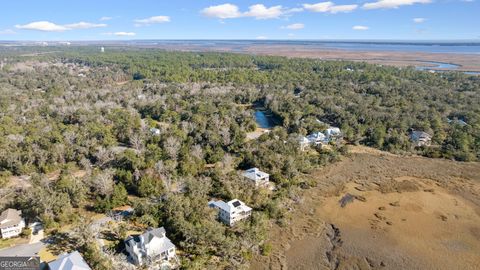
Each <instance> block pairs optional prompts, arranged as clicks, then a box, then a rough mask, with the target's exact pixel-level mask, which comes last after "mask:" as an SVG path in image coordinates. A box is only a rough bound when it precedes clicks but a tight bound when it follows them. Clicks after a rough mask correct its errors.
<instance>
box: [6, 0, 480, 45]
mask: <svg viewBox="0 0 480 270" xmlns="http://www.w3.org/2000/svg"><path fill="white" fill-rule="evenodd" d="M1 7H2V8H1V11H0V12H1V16H0V40H111V39H394V40H399V39H404V40H420V39H423V40H451V39H468V40H480V0H338V1H330V2H325V1H318V0H317V1H315V0H313V1H307V0H305V1H303V0H290V1H286V0H284V1H268V0H257V1H250V0H247V1H236V0H231V1H228V0H227V1H216V0H215V1H203V0H191V1H184V0H176V1H171V0H170V1H161V0H135V1H133V0H96V1H92V0H82V1H78V0H70V1H65V0H61V1H60V0H44V1H40V0H31V1H27V0H16V1H12V0H4V1H2V4H1Z"/></svg>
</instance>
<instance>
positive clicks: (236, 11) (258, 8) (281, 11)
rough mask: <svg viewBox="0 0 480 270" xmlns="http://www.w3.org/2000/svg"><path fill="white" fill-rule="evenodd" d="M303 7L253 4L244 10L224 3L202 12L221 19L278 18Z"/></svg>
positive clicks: (298, 10)
mask: <svg viewBox="0 0 480 270" xmlns="http://www.w3.org/2000/svg"><path fill="white" fill-rule="evenodd" d="M302 11H303V8H291V9H287V8H284V7H282V6H280V5H277V6H272V7H266V6H265V5H263V4H256V5H251V6H249V7H248V11H245V12H242V11H240V8H239V7H238V6H236V5H234V4H229V3H227V4H222V5H218V6H210V7H207V8H204V9H202V10H201V13H202V14H203V15H204V16H207V17H213V18H219V19H234V18H242V17H253V18H255V19H257V20H266V19H277V18H280V17H282V16H288V15H289V14H291V13H295V12H302Z"/></svg>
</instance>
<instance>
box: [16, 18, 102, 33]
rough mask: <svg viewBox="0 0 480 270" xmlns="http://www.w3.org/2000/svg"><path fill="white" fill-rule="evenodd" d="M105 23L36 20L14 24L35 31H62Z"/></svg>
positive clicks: (96, 26)
mask: <svg viewBox="0 0 480 270" xmlns="http://www.w3.org/2000/svg"><path fill="white" fill-rule="evenodd" d="M106 26H107V25H106V24H103V23H99V24H97V23H89V22H78V23H72V24H65V25H60V24H55V23H52V22H49V21H38V22H31V23H27V24H24V25H19V24H17V25H15V28H17V29H24V30H37V31H45V32H63V31H67V30H73V29H90V28H98V27H106Z"/></svg>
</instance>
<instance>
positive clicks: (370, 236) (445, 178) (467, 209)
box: [251, 146, 480, 269]
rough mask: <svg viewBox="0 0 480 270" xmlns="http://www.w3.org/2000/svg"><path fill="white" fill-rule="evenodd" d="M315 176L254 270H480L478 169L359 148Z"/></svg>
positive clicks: (272, 234)
mask: <svg viewBox="0 0 480 270" xmlns="http://www.w3.org/2000/svg"><path fill="white" fill-rule="evenodd" d="M311 177H312V178H313V179H314V180H315V181H316V182H317V183H318V184H317V186H316V187H312V188H310V189H307V190H304V191H303V192H302V193H303V194H302V198H303V199H302V200H300V202H299V203H298V204H297V205H295V206H294V207H293V209H292V211H290V212H289V214H288V218H287V222H286V224H285V225H284V226H281V227H280V226H278V225H276V224H272V228H271V231H270V240H269V243H270V244H271V245H272V246H273V249H272V253H271V254H270V255H269V256H258V257H256V258H255V259H254V261H253V263H252V265H251V269H477V265H478V262H480V163H461V162H455V161H449V160H440V159H428V158H423V157H417V156H398V155H393V154H389V153H385V152H381V151H378V150H374V149H370V148H366V147H359V146H355V147H352V148H351V155H350V156H349V157H345V158H344V159H343V160H342V161H340V162H338V163H335V164H333V165H329V166H327V167H325V168H323V169H320V170H318V171H316V172H315V173H314V174H312V175H311ZM345 196H348V197H347V198H350V197H351V198H353V199H351V200H344V202H347V203H344V206H343V207H342V205H341V204H340V200H342V198H345Z"/></svg>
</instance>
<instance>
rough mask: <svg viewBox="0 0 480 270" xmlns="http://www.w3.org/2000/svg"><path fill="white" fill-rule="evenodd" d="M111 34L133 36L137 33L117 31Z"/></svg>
mask: <svg viewBox="0 0 480 270" xmlns="http://www.w3.org/2000/svg"><path fill="white" fill-rule="evenodd" d="M111 34H112V35H114V36H117V37H133V36H135V35H136V33H134V32H115V33H111Z"/></svg>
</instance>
